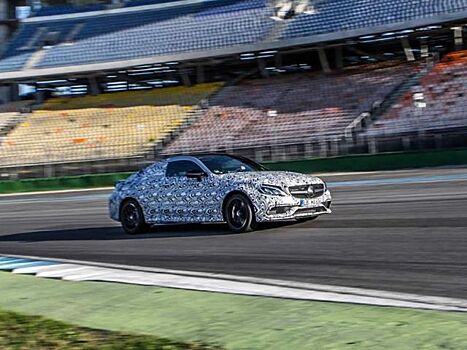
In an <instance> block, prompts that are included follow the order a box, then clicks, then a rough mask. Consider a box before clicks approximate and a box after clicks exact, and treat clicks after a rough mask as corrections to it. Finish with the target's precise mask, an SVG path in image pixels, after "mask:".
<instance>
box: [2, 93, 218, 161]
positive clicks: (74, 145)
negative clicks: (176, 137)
mask: <svg viewBox="0 0 467 350" xmlns="http://www.w3.org/2000/svg"><path fill="white" fill-rule="evenodd" d="M218 87H219V84H201V85H198V86H196V87H193V88H182V87H175V88H167V89H154V90H150V91H144V92H142V93H139V92H122V93H113V94H107V95H100V96H95V97H94V96H89V97H78V98H63V99H62V98H59V99H52V100H50V101H48V102H47V103H45V104H44V105H43V106H42V107H41V108H40V109H39V110H36V111H34V112H33V113H32V114H30V115H29V117H28V118H27V119H25V120H24V121H23V122H22V123H21V124H20V125H19V126H18V127H16V128H15V129H14V130H13V131H11V132H10V133H9V134H8V135H7V137H5V138H4V140H3V142H2V143H1V146H0V164H2V165H17V164H22V165H24V164H41V163H53V162H69V161H75V160H92V159H110V158H124V157H130V156H136V155H138V154H142V153H144V152H147V151H148V150H149V149H150V148H151V147H152V145H154V144H155V143H158V142H160V141H162V140H164V139H166V138H167V137H168V136H170V133H172V132H174V131H175V130H177V129H178V128H179V127H180V126H181V125H182V124H183V123H184V122H185V121H186V120H187V118H188V117H189V116H190V111H192V110H193V105H195V104H196V103H198V102H199V101H200V100H201V99H203V98H206V97H207V96H208V95H210V94H211V93H212V92H214V91H215V90H216V89H218ZM90 106H94V108H91V107H90Z"/></svg>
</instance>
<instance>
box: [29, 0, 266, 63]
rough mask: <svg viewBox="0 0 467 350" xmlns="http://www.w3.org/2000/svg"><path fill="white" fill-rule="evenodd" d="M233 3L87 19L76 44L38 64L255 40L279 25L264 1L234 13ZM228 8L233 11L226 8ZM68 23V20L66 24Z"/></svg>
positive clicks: (57, 48)
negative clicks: (201, 8)
mask: <svg viewBox="0 0 467 350" xmlns="http://www.w3.org/2000/svg"><path fill="white" fill-rule="evenodd" d="M228 6H229V5H227V6H224V7H223V8H217V9H216V11H214V10H213V9H212V7H206V9H205V10H198V11H197V12H194V11H195V7H184V8H182V9H179V8H175V9H168V10H164V11H161V10H146V11H145V12H136V13H131V14H125V15H112V16H101V17H98V18H91V19H87V20H86V25H85V27H84V28H83V29H82V30H81V31H80V33H79V34H78V35H77V37H76V38H75V39H74V44H73V45H59V46H55V47H53V48H51V49H49V50H47V51H46V54H45V57H44V58H43V59H42V61H41V62H40V63H38V64H37V65H36V66H37V67H38V68H45V67H52V66H62V65H73V64H85V63H94V62H104V61H110V60H123V59H131V58H140V57H147V56H154V55H163V54H173V53H180V52H191V51H199V50H209V49H215V48H222V47H227V46H232V45H239V44H247V43H254V42H256V41H259V40H261V39H262V38H264V36H265V35H266V34H267V33H268V32H269V31H270V29H271V28H272V27H273V25H274V21H273V20H271V19H270V18H269V17H270V16H271V14H272V12H271V10H270V9H269V8H268V7H267V6H266V5H265V2H264V0H253V1H249V4H243V8H241V9H237V10H236V11H234V12H232V11H233V10H232V9H229V7H228ZM196 9H198V8H196ZM230 10H232V11H230ZM227 11H230V12H228V13H224V12H227ZM74 21H75V22H77V21H78V20H74ZM63 25H65V22H63V23H61V24H60V26H63ZM130 27H131V28H130ZM95 33H99V35H95Z"/></svg>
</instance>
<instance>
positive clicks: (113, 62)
mask: <svg viewBox="0 0 467 350" xmlns="http://www.w3.org/2000/svg"><path fill="white" fill-rule="evenodd" d="M281 3H287V1H282V2H281ZM297 3H299V4H298V5H297ZM276 5H277V3H276V2H275V1H269V0H215V1H214V0H183V1H177V0H133V1H120V2H116V3H110V2H109V3H107V4H102V3H101V4H91V5H83V6H71V5H60V6H49V7H43V8H41V9H39V10H38V11H33V13H32V14H31V16H30V17H28V18H25V19H22V20H21V21H18V23H17V24H16V25H15V26H14V27H16V26H17V28H18V29H17V30H16V32H15V33H14V34H13V35H12V36H11V38H10V40H9V42H8V44H7V45H5V46H4V47H3V49H2V51H1V55H0V83H1V84H3V86H4V87H3V89H5V87H8V88H10V91H11V93H10V95H11V96H13V100H17V99H19V95H18V91H19V90H20V89H19V88H18V86H19V85H21V86H22V85H23V84H25V85H27V86H28V89H29V90H31V89H32V90H33V91H34V96H31V95H30V96H29V97H34V99H35V100H34V101H26V102H13V103H9V104H5V105H3V107H0V175H2V174H3V175H6V176H19V177H26V176H43V175H44V174H45V175H47V176H48V175H51V174H77V173H83V172H89V171H101V170H102V171H115V170H128V169H133V168H137V167H138V166H140V165H141V164H145V163H146V162H150V161H152V160H154V159H155V158H158V157H162V156H166V155H171V154H180V153H186V152H205V151H228V152H232V153H236V154H243V155H247V156H251V157H255V158H257V159H258V160H277V159H291V158H294V159H300V158H306V157H314V156H327V155H339V154H347V153H349V152H350V153H361V152H378V151H400V150H408V149H415V148H417V147H445V146H446V147H452V146H467V141H466V140H467V138H466V137H465V135H466V130H467V125H466V120H467V116H466V114H465V110H466V108H465V107H466V97H465V96H466V94H465V87H466V85H465V84H466V69H465V64H466V56H467V55H466V53H465V48H466V45H465V43H464V41H465V40H464V36H465V32H466V29H465V28H466V23H465V19H466V18H467V1H465V0H432V1H421V0H410V1H407V0H394V1H391V3H390V6H389V5H388V1H387V0H372V1H370V0H358V1H357V0H351V1H341V0H319V1H311V0H310V1H308V2H307V1H300V2H293V3H290V4H288V5H290V6H289V10H287V13H286V15H285V16H281V15H279V13H278V11H277V7H276ZM463 50H464V51H463ZM62 95H64V96H62ZM435 134H436V138H437V140H438V141H439V140H440V139H442V138H449V139H450V140H454V141H453V142H451V141H450V142H447V143H443V142H438V141H437V142H436V144H435V145H433V144H429V143H427V142H424V139H423V140H422V141H420V140H421V138H424V137H428V138H429V137H431V136H432V135H435ZM448 134H449V135H448ZM439 135H441V136H439ZM451 136H452V137H451ZM402 139H403V141H401V140H402ZM412 141H413V142H412ZM138 162H139V163H138ZM117 164H118V166H117ZM38 169H39V170H38Z"/></svg>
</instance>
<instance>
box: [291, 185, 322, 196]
mask: <svg viewBox="0 0 467 350" xmlns="http://www.w3.org/2000/svg"><path fill="white" fill-rule="evenodd" d="M289 192H290V194H291V195H292V196H294V197H295V198H315V197H319V196H322V195H323V194H324V184H313V185H300V186H290V187H289Z"/></svg>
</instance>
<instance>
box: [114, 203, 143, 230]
mask: <svg viewBox="0 0 467 350" xmlns="http://www.w3.org/2000/svg"><path fill="white" fill-rule="evenodd" d="M120 221H121V223H122V228H123V231H125V232H126V233H128V234H131V235H134V234H138V233H144V232H147V231H148V230H149V225H148V224H146V222H145V221H144V215H143V210H142V209H141V207H140V205H139V204H138V202H136V201H135V200H133V199H130V200H127V201H125V202H124V203H123V205H122V207H121V209H120Z"/></svg>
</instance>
